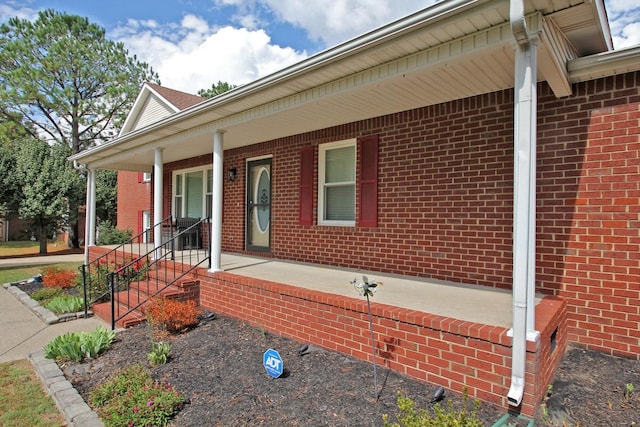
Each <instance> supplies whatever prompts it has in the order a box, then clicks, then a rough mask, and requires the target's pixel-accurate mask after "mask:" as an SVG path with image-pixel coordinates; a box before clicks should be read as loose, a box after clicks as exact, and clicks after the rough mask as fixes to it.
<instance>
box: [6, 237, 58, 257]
mask: <svg viewBox="0 0 640 427" xmlns="http://www.w3.org/2000/svg"><path fill="white" fill-rule="evenodd" d="M67 249H69V248H67V246H66V245H65V244H64V243H63V242H57V243H48V244H47V252H48V253H54V252H59V251H64V250H67ZM39 251H40V243H39V242H31V241H26V242H22V241H20V242H14V241H11V242H0V257H14V256H19V255H37V254H38V252H39Z"/></svg>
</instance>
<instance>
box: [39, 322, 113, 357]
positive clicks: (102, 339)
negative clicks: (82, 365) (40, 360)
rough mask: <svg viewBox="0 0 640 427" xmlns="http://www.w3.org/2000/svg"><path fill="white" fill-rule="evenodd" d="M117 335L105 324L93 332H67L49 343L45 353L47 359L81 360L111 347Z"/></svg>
mask: <svg viewBox="0 0 640 427" xmlns="http://www.w3.org/2000/svg"><path fill="white" fill-rule="evenodd" d="M115 337H116V334H115V332H113V331H111V330H109V329H107V328H105V327H104V326H98V327H97V328H96V329H95V330H93V331H91V332H67V333H66V334H64V335H60V336H58V337H56V338H54V339H53V341H51V342H50V343H48V344H47V345H46V346H45V347H44V354H45V357H46V358H47V359H56V360H72V361H74V362H80V361H81V360H82V359H83V358H94V357H96V356H97V355H98V354H100V352H102V351H104V350H106V349H107V348H109V346H110V345H111V343H112V342H113V339H114V338H115Z"/></svg>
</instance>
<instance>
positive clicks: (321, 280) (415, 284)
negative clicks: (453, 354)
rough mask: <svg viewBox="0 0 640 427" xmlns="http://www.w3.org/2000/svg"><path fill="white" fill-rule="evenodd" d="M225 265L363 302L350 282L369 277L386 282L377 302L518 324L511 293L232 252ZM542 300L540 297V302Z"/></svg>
mask: <svg viewBox="0 0 640 427" xmlns="http://www.w3.org/2000/svg"><path fill="white" fill-rule="evenodd" d="M221 267H222V269H223V270H224V271H225V272H227V273H231V274H237V275H240V276H246V277H252V278H255V279H261V280H268V281H271V282H277V283H282V284H286V285H292V286H298V287H304V288H309V289H314V290H316V291H321V292H327V293H332V294H337V295H342V296H347V297H352V298H364V297H361V296H359V295H358V293H357V291H356V290H355V289H354V288H353V286H352V285H351V283H350V282H351V281H352V280H353V279H354V278H356V277H357V278H361V276H362V275H363V274H364V275H366V276H367V277H368V278H369V280H376V282H382V283H383V285H382V286H381V287H379V288H378V290H377V292H376V293H375V294H374V296H373V298H372V299H371V301H372V303H375V302H379V303H384V304H389V305H393V306H397V307H403V308H408V309H412V310H416V311H420V312H424V313H430V314H434V315H439V316H443V317H451V318H455V319H460V320H464V321H469V322H475V323H481V324H485V325H493V326H500V327H504V328H510V327H511V324H512V320H513V307H512V294H511V291H508V290H503V289H494V288H489V287H486V286H478V285H465V284H459V283H454V282H445V281H441V280H434V279H421V278H417V277H407V276H399V275H390V274H382V273H376V272H371V271H358V270H349V269H341V268H337V267H329V266H323V265H317V264H305V263H296V262H290V261H282V260H277V259H271V258H257V257H250V256H245V255H238V254H230V253H223V254H222V260H221ZM539 301H540V298H536V304H537V303H538V302H539Z"/></svg>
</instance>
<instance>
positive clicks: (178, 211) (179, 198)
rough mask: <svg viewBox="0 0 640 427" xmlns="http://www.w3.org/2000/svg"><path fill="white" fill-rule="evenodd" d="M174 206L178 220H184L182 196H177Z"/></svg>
mask: <svg viewBox="0 0 640 427" xmlns="http://www.w3.org/2000/svg"><path fill="white" fill-rule="evenodd" d="M173 206H175V212H176V218H182V196H176V198H175V199H174V201H173Z"/></svg>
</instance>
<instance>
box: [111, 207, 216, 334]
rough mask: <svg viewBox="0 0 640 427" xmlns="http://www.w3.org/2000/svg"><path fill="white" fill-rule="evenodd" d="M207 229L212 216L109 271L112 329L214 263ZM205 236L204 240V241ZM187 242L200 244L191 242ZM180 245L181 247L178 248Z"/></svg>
mask: <svg viewBox="0 0 640 427" xmlns="http://www.w3.org/2000/svg"><path fill="white" fill-rule="evenodd" d="M203 229H204V230H209V219H208V218H205V219H202V220H198V221H197V222H195V223H194V224H192V225H190V226H189V227H187V228H185V229H182V230H180V232H179V233H177V234H175V235H173V234H172V235H170V236H169V237H168V238H166V239H165V241H164V242H163V243H162V245H161V246H160V247H158V248H154V249H152V250H150V251H148V252H147V253H145V254H142V255H140V256H138V257H137V258H135V259H131V260H130V261H129V262H127V263H125V264H124V265H121V266H120V267H119V268H118V269H116V270H115V271H113V272H111V273H109V274H108V282H109V298H110V300H111V328H112V329H114V328H115V325H116V322H118V321H119V320H122V319H123V318H124V317H125V316H127V315H128V314H129V313H131V312H134V311H136V310H137V309H138V308H140V307H141V306H142V305H143V304H144V303H145V302H146V301H147V300H148V299H149V298H153V297H154V296H157V295H159V294H160V293H162V292H163V291H164V290H165V289H167V288H169V287H170V286H172V285H174V284H175V283H176V282H178V281H180V280H181V279H182V278H184V277H185V276H186V275H188V274H189V273H191V272H192V271H193V270H194V269H195V268H196V267H199V266H201V265H204V264H205V263H206V265H207V267H209V268H210V267H211V256H210V255H211V254H210V249H209V246H210V245H209V241H208V239H202V235H203V234H204V233H202V230H203ZM194 236H195V240H194ZM201 240H202V241H203V242H202V243H204V244H200V242H201ZM187 242H189V243H193V242H198V244H189V245H187ZM200 246H202V247H200ZM177 247H179V248H181V250H176V248H177ZM133 282H137V283H136V286H132V283H133Z"/></svg>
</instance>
